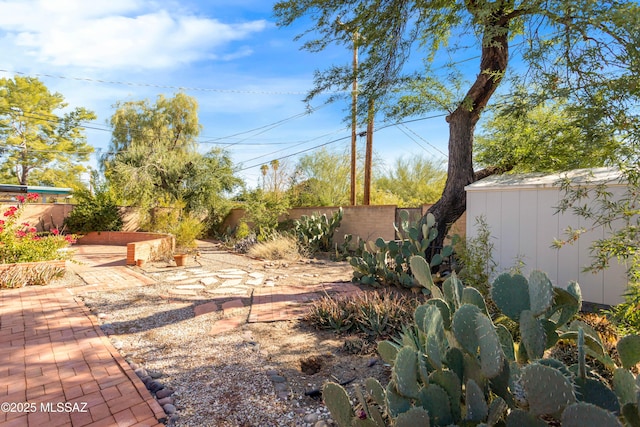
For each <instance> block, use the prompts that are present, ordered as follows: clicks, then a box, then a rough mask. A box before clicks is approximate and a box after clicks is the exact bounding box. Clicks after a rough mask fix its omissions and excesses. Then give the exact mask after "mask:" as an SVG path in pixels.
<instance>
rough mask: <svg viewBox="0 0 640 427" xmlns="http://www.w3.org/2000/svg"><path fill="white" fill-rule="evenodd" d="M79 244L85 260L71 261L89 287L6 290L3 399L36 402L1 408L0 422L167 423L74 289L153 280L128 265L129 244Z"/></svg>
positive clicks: (0, 339)
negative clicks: (23, 409)
mask: <svg viewBox="0 0 640 427" xmlns="http://www.w3.org/2000/svg"><path fill="white" fill-rule="evenodd" d="M76 249H78V254H79V256H78V258H79V259H80V261H81V264H72V263H68V266H69V267H70V268H71V269H72V270H73V271H74V272H75V273H77V274H78V275H80V277H82V278H83V280H84V281H85V282H86V283H87V285H86V286H82V287H80V288H68V289H64V288H60V287H54V286H51V287H29V288H23V289H7V290H3V291H2V292H0V366H2V368H0V403H9V404H14V407H13V409H18V408H17V404H19V403H20V404H24V403H28V404H29V405H35V409H36V411H34V412H30V413H25V412H7V411H0V425H2V426H3V427H7V426H14V425H15V426H20V427H25V426H38V427H39V426H42V425H46V426H49V427H52V426H53V427H55V426H90V427H98V426H115V425H119V422H120V421H123V422H125V424H123V425H147V426H162V425H163V424H161V423H159V422H158V419H160V418H164V417H165V413H164V411H163V410H162V408H161V407H160V405H159V404H158V403H157V402H156V400H155V399H154V398H153V397H152V396H151V393H149V391H148V390H147V389H146V388H145V386H144V384H143V383H142V381H140V379H139V378H138V377H137V375H136V374H135V373H134V372H133V371H132V370H131V368H130V366H129V364H128V363H127V362H126V361H125V360H124V359H123V358H122V357H121V356H120V354H119V353H118V351H117V350H116V349H115V348H114V347H113V346H112V345H111V342H110V341H109V339H107V337H106V336H104V334H103V333H102V331H101V330H100V328H99V326H98V324H97V322H96V320H95V318H94V317H93V316H92V315H91V314H90V313H89V311H88V309H87V308H86V307H85V306H84V305H83V304H81V303H80V302H78V301H76V300H75V299H74V296H73V294H74V293H75V292H76V291H78V290H82V292H86V291H90V290H94V289H95V290H104V289H121V288H123V287H130V286H144V285H148V284H151V283H154V281H153V280H151V279H149V278H147V277H145V276H143V275H142V274H139V273H137V272H136V271H133V270H131V269H128V268H126V267H124V264H125V257H126V248H125V247H117V246H115V247H114V246H109V247H103V246H100V247H92V246H76ZM59 403H61V404H65V403H67V404H69V405H71V406H70V408H71V409H74V410H75V411H72V412H66V411H65V406H64V405H63V406H62V411H60V412H58V411H55V410H53V409H57V404H59ZM73 404H77V405H76V406H75V407H74V406H73ZM85 404H86V408H85V407H84V406H85ZM32 407H33V406H32ZM83 410H84V411H85V412H80V411H83ZM127 411H128V412H127ZM127 423H128V424H127Z"/></svg>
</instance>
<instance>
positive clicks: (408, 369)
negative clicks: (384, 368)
mask: <svg viewBox="0 0 640 427" xmlns="http://www.w3.org/2000/svg"><path fill="white" fill-rule="evenodd" d="M392 376H393V380H394V381H395V384H396V389H397V390H398V393H399V394H400V395H402V396H404V397H409V398H414V399H415V398H417V397H418V393H419V392H420V385H419V383H418V353H417V352H416V351H415V350H414V349H412V348H409V347H403V348H402V349H400V351H399V352H398V355H397V356H396V361H395V363H394V365H393V372H392Z"/></svg>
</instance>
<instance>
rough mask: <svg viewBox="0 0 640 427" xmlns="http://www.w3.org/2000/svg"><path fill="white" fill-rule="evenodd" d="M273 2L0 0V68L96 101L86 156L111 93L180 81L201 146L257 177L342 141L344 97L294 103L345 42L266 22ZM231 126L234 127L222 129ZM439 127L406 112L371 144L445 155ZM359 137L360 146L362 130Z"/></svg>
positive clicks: (104, 136)
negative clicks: (319, 47) (304, 39)
mask: <svg viewBox="0 0 640 427" xmlns="http://www.w3.org/2000/svg"><path fill="white" fill-rule="evenodd" d="M272 5H273V4H272V2H268V1H264V0H234V1H225V0H222V1H206V2H205V1H188V0H187V1H180V2H174V1H168V0H91V1H86V0H56V1H55V2H54V1H50V0H9V1H2V0H0V51H1V52H3V54H2V57H1V58H2V59H0V70H1V71H0V77H9V78H11V77H13V76H14V75H15V74H17V73H20V74H22V75H29V76H34V77H38V78H39V79H40V80H42V81H43V82H44V83H45V84H46V85H47V87H48V88H49V89H50V90H51V91H56V92H59V93H61V94H62V95H63V96H64V97H65V99H66V101H67V102H68V104H69V106H70V107H85V108H88V109H90V110H93V111H94V112H96V114H97V115H98V119H97V120H96V121H95V122H92V123H88V124H87V126H88V128H87V131H86V133H87V137H88V141H89V143H90V144H92V145H93V146H94V147H95V148H96V149H97V150H98V151H97V154H96V155H94V156H93V158H92V162H91V165H92V166H95V164H96V163H95V159H96V157H97V155H98V154H99V151H100V150H102V151H104V150H106V149H107V148H108V146H109V138H110V133H109V129H108V125H107V122H108V120H109V117H110V116H111V114H112V113H113V111H114V109H113V105H114V104H115V103H116V102H118V101H128V100H140V99H150V100H154V99H155V98H156V97H157V95H158V94H165V95H168V96H171V95H172V94H174V93H176V92H177V91H178V90H179V88H185V89H184V91H185V92H186V93H188V94H189V95H192V96H194V97H195V98H196V99H197V100H198V103H199V107H200V110H199V117H200V121H201V123H202V125H203V130H202V134H201V137H200V138H199V141H200V142H201V147H202V149H203V150H206V149H208V148H210V147H212V146H215V145H216V144H219V145H220V146H222V147H227V149H228V150H229V152H230V153H231V155H232V158H233V160H234V162H236V163H237V164H238V165H240V166H241V168H242V169H243V170H242V171H241V173H240V174H241V176H242V177H243V178H245V180H246V182H247V184H248V185H249V186H255V185H256V184H257V183H258V176H259V175H260V173H259V166H260V164H262V163H265V162H269V161H270V160H272V159H275V158H282V157H284V156H291V157H289V158H288V159H287V160H286V162H287V163H288V164H289V166H291V167H292V166H293V165H294V164H295V159H296V156H295V155H293V154H294V153H296V152H299V151H302V150H311V149H312V148H313V147H316V146H319V145H321V144H328V145H327V147H328V148H331V149H333V150H348V149H349V146H350V125H349V123H347V122H345V120H344V118H345V116H346V115H347V114H348V112H347V111H348V108H349V104H348V102H347V101H344V102H339V103H337V104H332V105H329V106H323V99H322V98H319V99H317V100H316V101H315V102H314V104H313V105H314V106H317V107H321V108H318V109H317V110H316V111H315V112H313V113H311V114H303V113H304V112H305V108H306V106H305V104H304V103H303V102H302V99H303V98H304V96H305V94H306V93H307V91H308V90H310V89H311V87H312V79H313V72H314V70H316V69H324V68H326V67H328V66H330V65H332V64H349V63H350V61H351V51H350V50H348V49H346V48H344V47H338V46H336V47H333V48H330V49H328V50H327V51H325V52H323V53H320V54H317V53H316V54H312V53H309V52H306V51H301V50H300V46H301V42H299V41H294V37H295V36H296V35H297V34H299V33H301V32H302V31H304V30H305V25H304V23H299V24H296V25H295V26H292V27H290V28H278V27H276V25H275V21H274V18H273V16H272ZM476 66H477V65H475V64H473V63H471V64H469V67H476ZM293 117H295V118H293ZM284 119H289V120H284ZM275 123H279V125H277V126H270V125H273V124H275ZM255 129H257V130H255ZM252 130H254V131H252ZM363 130H364V129H363ZM249 131H252V132H249ZM236 134H241V135H238V136H233V137H231V135H236ZM447 135H448V128H447V125H446V123H445V121H444V118H442V117H440V118H435V119H430V120H423V121H417V122H412V123H408V124H407V125H406V127H389V128H386V129H382V130H380V131H378V132H376V133H375V136H374V150H375V152H376V154H377V155H378V157H379V158H380V159H381V161H384V162H386V163H387V164H388V165H391V164H392V162H393V159H394V158H396V157H398V156H411V155H417V154H424V155H426V156H427V157H431V158H433V159H435V160H443V159H444V153H446V152H447V149H446V147H447ZM335 140H339V141H338V142H333V143H331V141H335ZM231 144H232V145H231ZM358 144H359V145H360V146H361V147H362V148H364V140H363V139H359V141H358ZM283 161H285V160H283ZM344 179H348V177H344Z"/></svg>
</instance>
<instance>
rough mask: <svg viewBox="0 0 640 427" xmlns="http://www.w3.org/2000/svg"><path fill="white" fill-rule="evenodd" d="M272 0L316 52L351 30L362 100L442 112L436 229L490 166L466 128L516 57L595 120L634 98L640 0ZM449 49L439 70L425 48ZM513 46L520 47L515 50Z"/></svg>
mask: <svg viewBox="0 0 640 427" xmlns="http://www.w3.org/2000/svg"><path fill="white" fill-rule="evenodd" d="M274 7H275V14H276V16H277V18H278V23H279V25H281V26H287V25H290V24H292V23H293V22H294V21H297V20H301V19H309V18H310V19H311V20H312V23H313V24H312V26H311V27H310V28H309V29H308V30H307V31H306V33H305V34H307V35H310V36H312V37H311V38H310V40H308V41H306V42H305V44H304V48H306V49H308V50H310V51H313V52H320V51H322V50H323V49H325V48H326V47H327V46H329V45H331V44H333V43H338V44H343V45H346V46H348V47H349V48H351V46H352V43H353V40H354V38H356V37H355V35H356V34H357V35H358V37H357V40H358V45H359V48H360V63H359V69H358V70H357V78H358V81H359V85H360V88H361V90H360V92H362V93H363V94H365V96H361V97H359V99H361V100H362V102H363V103H365V105H362V106H361V108H359V109H358V110H359V111H361V112H366V111H367V108H366V103H367V102H368V100H370V99H374V100H375V101H376V103H378V104H381V103H387V104H388V105H391V106H392V107H391V108H390V109H389V114H390V115H392V116H393V117H396V118H400V117H406V116H411V115H420V114H424V113H426V112H428V111H433V110H439V111H443V110H444V111H446V112H447V115H446V121H447V123H448V126H449V146H448V149H449V162H448V169H447V181H446V184H445V187H444V189H443V193H442V195H441V197H440V199H439V200H438V202H437V203H435V204H434V205H433V206H432V207H431V208H430V209H429V211H430V213H433V214H434V216H435V217H436V219H437V223H438V235H439V239H442V238H444V236H445V235H446V230H447V228H448V225H449V224H451V223H453V222H454V221H455V220H456V219H458V218H459V217H460V215H462V213H463V212H464V211H465V209H466V197H465V191H464V187H465V186H466V185H468V184H470V183H472V182H474V181H475V180H477V179H479V178H482V177H484V176H486V175H487V174H490V173H494V172H496V171H497V170H498V169H496V168H491V169H488V170H482V171H475V170H474V165H473V157H472V151H473V139H474V133H475V129H476V125H477V124H478V121H479V120H480V117H481V114H482V112H483V111H484V109H485V108H486V107H487V105H488V104H489V101H490V100H491V98H492V96H493V95H494V93H495V92H496V90H497V89H498V87H499V85H500V84H501V82H503V81H504V80H505V76H506V75H507V71H508V68H509V65H510V62H512V60H513V58H515V59H516V60H518V59H519V60H521V63H522V64H524V65H525V66H528V67H529V69H528V71H524V72H522V73H520V74H518V75H516V77H517V76H519V77H520V79H519V80H520V81H519V83H520V84H521V85H523V86H524V87H527V86H531V85H532V84H533V83H535V84H536V87H539V88H541V89H540V90H541V91H542V93H543V94H544V97H546V98H552V97H555V96H558V95H561V96H566V97H570V98H571V99H572V100H580V102H581V103H582V104H583V105H585V106H589V108H590V109H589V110H587V109H585V110H584V111H585V113H588V114H586V115H587V116H588V117H589V118H590V119H591V120H594V121H593V122H595V121H597V120H600V119H604V120H607V121H608V122H609V123H610V124H611V125H612V126H613V127H612V133H614V132H615V131H617V130H618V129H620V126H623V125H624V123H625V122H624V117H622V116H624V114H621V115H618V114H617V113H618V112H624V111H626V112H628V111H630V109H633V108H635V106H637V97H638V91H639V90H640V85H639V84H638V80H639V78H640V73H638V70H639V69H640V60H639V58H640V54H639V51H638V46H640V43H639V42H640V40H639V38H640V31H638V21H637V17H638V16H640V6H639V5H638V4H637V2H634V1H620V2H595V1H591V0H552V1H516V0H498V1H484V0H470V1H465V2H461V1H455V0H443V1H437V2H423V1H406V0H391V1H386V2H368V1H364V0H353V1H346V0H343V1H334V2H326V1H323V0H285V1H279V2H277V3H276V5H275V6H274ZM461 35H468V36H466V37H461ZM303 36H304V34H303ZM314 36H315V37H314ZM461 45H466V46H468V48H464V49H463V47H461ZM514 46H517V49H512V48H513V47H514ZM446 50H448V52H445V53H449V54H450V55H451V56H452V57H457V58H460V56H461V54H460V53H461V52H463V55H465V56H464V57H463V58H461V59H464V61H462V60H461V61H460V62H459V63H458V64H456V63H455V62H454V63H451V64H449V66H446V65H445V67H444V68H443V71H442V72H441V73H440V75H438V73H437V72H436V71H437V70H436V67H439V66H440V65H441V63H438V64H437V65H434V60H435V59H436V58H438V59H439V58H442V56H441V55H440V56H439V55H438V54H439V53H442V52H443V51H446ZM511 52H513V53H516V54H517V56H516V55H514V56H513V58H512V57H511V56H510V53H511ZM413 54H418V55H420V56H421V57H422V59H423V60H424V61H423V63H424V68H423V69H416V67H415V62H413V63H410V62H409V61H408V59H409V58H410V57H411V56H412V55H413ZM454 55H455V56H454ZM476 55H479V60H478V64H479V67H478V68H477V70H478V71H477V74H476V76H475V78H472V79H471V82H470V83H468V84H465V83H464V80H461V79H460V78H458V76H459V75H461V69H462V68H461V67H464V70H468V67H469V63H468V61H466V60H467V59H469V57H474V56H476ZM350 65H351V64H345V65H343V66H333V67H330V68H329V69H328V70H325V71H322V72H318V73H317V75H316V82H315V87H314V88H313V89H312V91H311V92H310V93H309V96H308V98H309V99H310V98H313V97H314V96H316V95H318V94H320V93H323V92H326V91H329V90H332V92H333V95H332V96H330V97H329V99H330V100H335V99H337V98H339V97H341V96H344V97H346V96H348V94H349V92H348V89H349V87H350V85H351V83H352V81H353V79H354V77H356V76H354V72H353V70H352V68H351V66H350ZM520 69H522V68H520ZM456 73H458V74H456ZM440 76H442V78H441V77H440ZM336 88H337V89H340V90H342V92H336V91H335V89H336ZM398 89H401V90H398ZM544 97H543V98H544ZM394 98H395V99H394ZM390 101H394V102H390ZM517 101H518V100H517V98H515V99H514V102H517ZM435 243H436V244H440V240H438V241H436V242H435Z"/></svg>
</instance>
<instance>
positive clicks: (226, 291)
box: [205, 288, 248, 295]
mask: <svg viewBox="0 0 640 427" xmlns="http://www.w3.org/2000/svg"><path fill="white" fill-rule="evenodd" d="M205 292H206V293H208V294H215V295H246V293H247V292H248V290H247V289H244V288H215V289H207V290H205Z"/></svg>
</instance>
